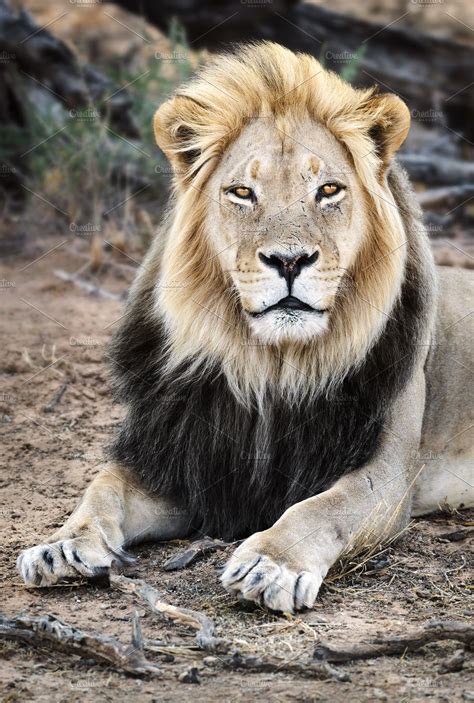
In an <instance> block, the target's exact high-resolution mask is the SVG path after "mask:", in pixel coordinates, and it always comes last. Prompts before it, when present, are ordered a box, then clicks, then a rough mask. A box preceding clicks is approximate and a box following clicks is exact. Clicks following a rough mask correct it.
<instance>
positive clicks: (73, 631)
mask: <svg viewBox="0 0 474 703" xmlns="http://www.w3.org/2000/svg"><path fill="white" fill-rule="evenodd" d="M136 627H137V626H136V624H135V626H134V633H135V634H134V641H135V642H136V643H138V642H139V639H137V637H136ZM138 627H139V626H138ZM0 638H3V639H7V640H14V641H17V642H24V643H25V644H27V645H29V646H31V647H42V646H49V647H51V648H52V649H55V650H58V651H60V652H64V653H65V654H74V655H77V656H79V657H85V658H92V659H95V660H96V661H98V662H101V663H105V664H109V665H111V666H113V667H114V668H115V669H118V670H120V671H124V672H125V673H127V674H129V675H131V676H137V677H143V676H160V674H161V672H160V669H159V668H158V666H156V665H155V664H152V663H151V662H149V661H147V659H146V658H145V656H144V654H143V651H142V649H141V648H140V647H137V646H134V645H133V644H132V646H127V647H126V646H125V645H123V644H122V643H121V642H119V641H118V640H116V639H114V638H113V637H109V636H108V635H97V634H91V633H89V632H84V630H79V629H78V628H77V627H74V626H73V625H68V624H67V623H65V622H63V621H62V620H59V619H58V618H55V617H54V616H52V615H42V616H39V617H35V616H30V615H17V616H14V617H12V618H8V617H6V616H4V615H0ZM140 641H141V637H140Z"/></svg>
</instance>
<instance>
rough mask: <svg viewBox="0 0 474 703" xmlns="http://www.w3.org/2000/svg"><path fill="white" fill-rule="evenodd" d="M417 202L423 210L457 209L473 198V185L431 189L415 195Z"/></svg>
mask: <svg viewBox="0 0 474 703" xmlns="http://www.w3.org/2000/svg"><path fill="white" fill-rule="evenodd" d="M417 197H418V202H419V203H420V205H421V207H422V208H424V209H433V208H434V209H437V208H444V209H445V208H457V207H460V206H461V205H467V203H468V202H469V201H470V200H472V198H473V197H474V183H470V184H467V185H458V186H450V187H445V188H431V189H429V190H425V191H423V192H422V193H418V194H417Z"/></svg>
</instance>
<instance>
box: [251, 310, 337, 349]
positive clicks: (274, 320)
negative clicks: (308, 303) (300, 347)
mask: <svg viewBox="0 0 474 703" xmlns="http://www.w3.org/2000/svg"><path fill="white" fill-rule="evenodd" d="M248 320H249V324H250V329H251V331H252V334H253V336H254V338H255V343H256V344H268V345H272V346H274V345H281V344H288V343H290V344H291V343H294V344H301V343H307V342H310V341H311V340H313V339H315V338H316V337H320V336H321V335H323V334H324V333H325V332H326V331H327V329H328V326H329V313H328V312H304V311H299V310H298V311H283V310H275V311H271V312H269V313H266V314H265V315H262V316H261V317H251V316H248Z"/></svg>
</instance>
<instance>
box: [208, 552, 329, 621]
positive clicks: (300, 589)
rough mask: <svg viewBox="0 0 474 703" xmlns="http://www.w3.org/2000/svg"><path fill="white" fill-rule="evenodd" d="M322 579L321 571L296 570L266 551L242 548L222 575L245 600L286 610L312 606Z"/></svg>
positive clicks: (226, 582) (233, 590)
mask: <svg viewBox="0 0 474 703" xmlns="http://www.w3.org/2000/svg"><path fill="white" fill-rule="evenodd" d="M242 546H244V545H242ZM322 580H323V579H322V577H321V576H319V575H318V574H314V573H312V572H309V571H304V570H303V571H295V570H293V569H290V568H289V567H288V566H286V565H285V564H283V563H282V564H279V563H277V561H274V560H273V559H272V558H270V557H268V556H265V554H263V553H258V552H248V551H244V552H240V553H239V550H237V552H236V553H235V554H234V555H233V556H232V557H231V559H230V561H229V563H228V564H227V565H226V568H225V570H224V572H223V574H222V575H221V581H222V583H223V585H224V588H226V589H227V590H228V591H230V592H233V593H237V594H238V595H239V596H240V597H241V598H242V599H243V600H248V601H254V602H255V603H259V604H260V605H265V606H266V607H267V608H270V610H277V611H281V612H285V613H293V612H295V611H298V610H304V609H305V608H311V607H312V606H313V605H314V601H315V600H316V596H317V595H318V591H319V588H320V586H321V583H322Z"/></svg>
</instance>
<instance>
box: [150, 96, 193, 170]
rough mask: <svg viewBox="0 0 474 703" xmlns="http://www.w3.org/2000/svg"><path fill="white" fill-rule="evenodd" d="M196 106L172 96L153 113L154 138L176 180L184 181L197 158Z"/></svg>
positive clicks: (188, 100)
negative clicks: (170, 166)
mask: <svg viewBox="0 0 474 703" xmlns="http://www.w3.org/2000/svg"><path fill="white" fill-rule="evenodd" d="M199 111H200V106H199V105H198V104H197V103H195V102H194V100H191V99H190V98H186V97H182V96H179V95H178V96H176V97H174V98H172V99H171V100H168V101H167V102H165V103H163V105H161V106H160V107H159V108H158V110H157V111H156V113H155V117H154V121H153V127H154V131H155V139H156V142H157V144H158V146H159V147H160V149H161V150H162V151H163V153H164V154H165V156H166V158H167V159H168V160H169V162H170V163H171V165H172V167H173V170H174V173H175V176H176V178H177V179H178V181H184V180H186V179H187V178H188V177H189V176H190V174H191V173H192V172H193V167H194V166H195V164H196V162H197V160H198V159H199V157H200V156H201V147H200V144H199V135H198V133H197V132H196V129H195V125H196V123H198V121H199V116H198V113H199Z"/></svg>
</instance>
